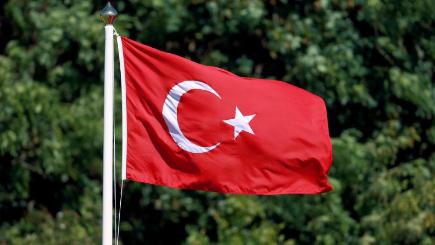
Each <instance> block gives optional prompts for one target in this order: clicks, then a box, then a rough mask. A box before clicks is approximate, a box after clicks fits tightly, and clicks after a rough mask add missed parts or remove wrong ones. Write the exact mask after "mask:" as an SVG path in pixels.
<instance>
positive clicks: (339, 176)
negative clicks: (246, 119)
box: [0, 0, 435, 244]
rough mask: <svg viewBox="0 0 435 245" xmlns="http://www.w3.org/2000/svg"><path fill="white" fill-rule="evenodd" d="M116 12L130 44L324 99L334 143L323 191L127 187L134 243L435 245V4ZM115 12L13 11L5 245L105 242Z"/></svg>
mask: <svg viewBox="0 0 435 245" xmlns="http://www.w3.org/2000/svg"><path fill="white" fill-rule="evenodd" d="M113 4H114V6H115V7H116V8H117V10H118V11H119V12H120V13H121V15H120V16H119V18H118V20H117V22H116V27H117V29H118V31H119V32H120V33H121V34H124V35H127V36H129V37H130V38H132V39H135V40H137V41H140V42H143V43H146V44H149V45H151V46H154V47H156V48H159V49H161V50H165V51H168V52H172V53H175V54H178V55H181V56H184V57H187V58H189V59H192V60H195V61H197V62H201V63H204V64H209V65H214V66H219V67H222V68H225V69H228V70H230V71H232V72H234V73H237V74H239V75H242V76H254V77H263V78H273V79H279V80H284V81H288V82H291V83H293V84H295V85H297V86H300V87H302V88H304V89H307V90H309V91H312V92H313V93H315V94H318V95H320V96H321V97H323V98H324V99H325V100H326V102H327V107H328V113H329V126H330V133H331V137H332V138H333V149H334V163H333V166H332V168H331V171H330V176H331V182H332V183H333V186H334V188H335V189H334V190H333V191H332V192H330V193H326V194H323V195H315V196H304V195H296V196H290V195H289V196H270V197H262V196H241V195H221V194H216V193H205V192H200V191H180V190H174V189H168V188H165V187H156V186H150V185H144V184H139V183H130V182H129V183H127V184H126V189H125V192H124V201H123V212H122V217H121V226H120V237H121V240H122V242H123V243H124V244H144V243H146V244H179V243H185V244H215V243H219V244H434V242H435V240H434V237H435V179H434V170H435V123H434V116H435V88H434V64H435V31H434V30H435V25H434V24H435V1H434V0H401V1H395V0H368V1H362V0H346V1H339V0H316V1H313V0H310V1H302V0H299V1H290V0H267V1H260V0H238V1H235V0H207V1H206V0H191V1H186V0H147V1H139V0H130V1H114V2H113ZM104 5H105V2H104V1H90V0H86V1H84V0H83V1H73V0H63V1H60V0H35V1H24V0H6V1H1V2H0V244H98V243H100V237H101V234H100V232H101V227H100V221H101V213H100V211H101V180H102V176H101V170H102V138H103V136H102V126H103V123H102V116H103V110H102V101H103V97H102V90H103V59H104V57H103V56H104V45H103V42H104V28H103V24H102V23H101V22H100V21H99V20H98V11H99V10H100V9H101V8H102V7H103V6H104ZM118 73H119V72H118V71H116V74H117V76H118V77H119V74H118ZM118 81H119V79H118ZM117 93H118V96H117V98H118V99H117V105H118V108H120V101H119V86H118V87H117ZM119 112H120V111H119V110H118V111H117V118H118V119H119V115H120V113H119ZM118 121H119V120H118ZM119 125H120V123H119V122H118V124H117V126H118V132H117V133H118V136H119V135H120V134H119ZM118 138H119V137H118ZM118 145H119V144H118ZM118 148H119V147H118ZM118 150H119V149H118ZM118 155H120V154H118ZM118 173H119V172H118Z"/></svg>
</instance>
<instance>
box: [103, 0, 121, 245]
mask: <svg viewBox="0 0 435 245" xmlns="http://www.w3.org/2000/svg"><path fill="white" fill-rule="evenodd" d="M117 14H118V13H117V11H116V10H115V9H114V8H113V7H112V5H111V4H110V2H108V3H107V5H106V6H105V7H104V8H103V9H102V10H101V13H100V17H101V19H102V20H103V21H104V23H105V24H106V25H105V26H104V32H105V51H104V145H103V220H102V223H103V231H102V233H103V234H102V244H103V245H112V242H113V240H112V239H113V226H112V223H113V210H112V209H113V196H112V195H113V184H112V181H113V97H114V94H113V93H114V92H113V91H114V87H113V86H114V82H113V80H114V70H113V59H114V57H113V51H114V50H113V33H114V32H113V25H112V24H113V22H114V21H115V19H116V15H117Z"/></svg>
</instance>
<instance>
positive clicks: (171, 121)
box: [162, 81, 221, 153]
mask: <svg viewBox="0 0 435 245" xmlns="http://www.w3.org/2000/svg"><path fill="white" fill-rule="evenodd" d="M193 89H200V90H204V91H207V92H210V93H212V94H214V95H216V96H217V97H218V98H219V99H221V97H220V96H219V94H218V93H217V92H216V91H215V90H214V89H212V88H211V87H210V86H208V85H207V84H205V83H203V82H200V81H183V82H180V83H178V84H176V85H175V86H173V87H172V88H171V90H170V91H169V93H168V95H167V96H166V100H165V103H164V104H163V111H162V114H163V119H164V120H165V123H166V126H168V128H169V133H170V134H171V136H172V139H174V141H175V143H177V145H178V146H179V147H181V148H182V149H183V150H185V151H188V152H191V153H204V152H208V151H211V150H213V149H214V148H216V147H217V146H218V145H219V144H220V143H217V144H215V145H212V146H199V145H197V144H195V143H193V142H191V141H190V140H189V139H188V138H186V136H184V134H183V132H182V131H181V129H180V125H179V124H178V118H177V117H178V114H177V109H178V104H179V103H180V99H181V96H183V95H184V94H185V93H187V92H189V91H190V90H193Z"/></svg>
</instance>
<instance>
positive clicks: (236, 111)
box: [122, 37, 332, 195]
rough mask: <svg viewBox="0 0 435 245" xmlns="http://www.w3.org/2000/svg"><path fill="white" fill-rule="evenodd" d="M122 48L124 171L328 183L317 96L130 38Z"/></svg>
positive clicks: (282, 186) (130, 175) (276, 183)
mask: <svg viewBox="0 0 435 245" xmlns="http://www.w3.org/2000/svg"><path fill="white" fill-rule="evenodd" d="M122 47H123V48H122V51H123V58H124V67H125V84H126V85H125V86H126V111H127V133H126V136H127V137H126V141H127V142H126V145H127V150H126V151H127V152H126V162H125V178H126V179H129V180H133V181H139V182H144V183H150V184H156V185H163V186H169V187H174V188H184V189H196V190H205V191H216V192H225V193H244V194H262V195H272V194H290V193H292V194H315V193H321V192H325V191H329V190H331V186H330V184H329V183H328V179H327V175H326V174H327V172H328V170H329V168H330V166H331V162H332V153H331V152H332V147H331V141H330V138H329V133H328V122H327V115H326V108H325V104H324V102H323V100H322V99H321V98H320V97H318V96H316V95H314V94H311V93H309V92H307V91H305V90H303V89H300V88H297V87H295V86H293V85H290V84H287V83H284V82H280V81H274V80H264V79H256V78H245V77H239V76H236V75H234V74H232V73H230V72H228V71H225V70H223V69H220V68H217V67H211V66H205V65H201V64H198V63H195V62H192V61H190V60H187V59H184V58H181V57H179V56H176V55H173V54H169V53H165V52H162V51H159V50H156V49H153V48H151V47H148V46H146V45H143V44H140V43H138V42H135V41H133V40H130V39H128V38H125V37H122Z"/></svg>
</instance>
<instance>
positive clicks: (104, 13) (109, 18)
mask: <svg viewBox="0 0 435 245" xmlns="http://www.w3.org/2000/svg"><path fill="white" fill-rule="evenodd" d="M117 15H118V11H116V9H115V8H114V7H113V6H112V4H110V2H107V4H106V6H105V7H104V8H103V9H102V10H101V11H100V18H101V20H102V21H103V22H104V23H105V24H106V25H111V24H113V22H115V19H116V16H117Z"/></svg>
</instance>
